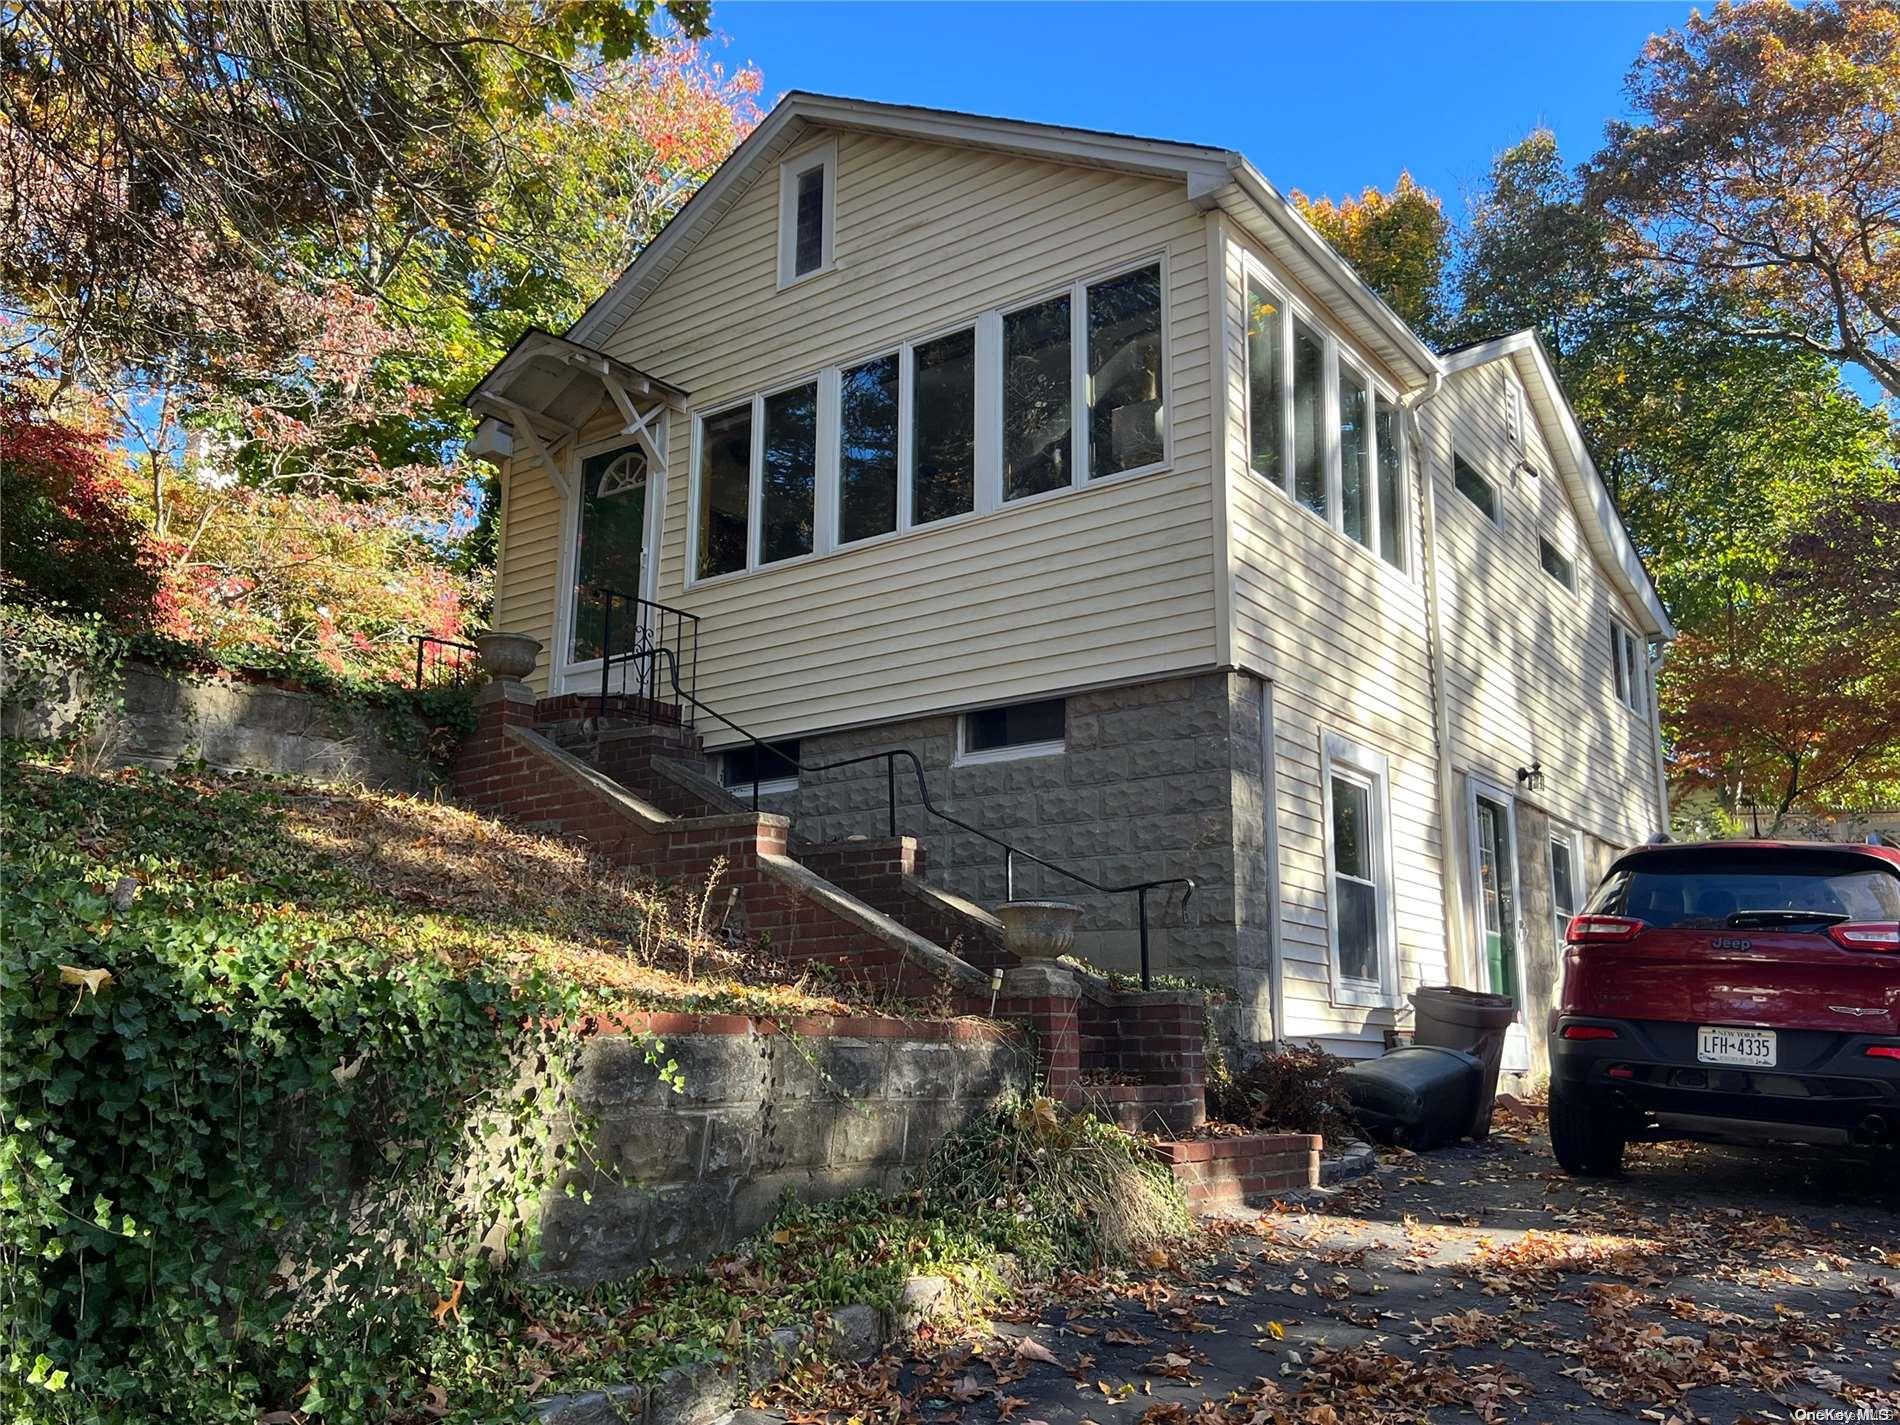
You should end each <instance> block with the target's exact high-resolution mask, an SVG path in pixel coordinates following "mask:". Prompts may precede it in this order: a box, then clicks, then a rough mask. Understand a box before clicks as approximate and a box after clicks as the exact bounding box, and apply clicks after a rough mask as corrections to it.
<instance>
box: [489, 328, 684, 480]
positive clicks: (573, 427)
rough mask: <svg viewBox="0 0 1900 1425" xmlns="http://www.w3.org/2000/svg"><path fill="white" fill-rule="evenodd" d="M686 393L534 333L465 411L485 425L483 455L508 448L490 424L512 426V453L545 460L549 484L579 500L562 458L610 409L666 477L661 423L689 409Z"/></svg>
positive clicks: (594, 353)
mask: <svg viewBox="0 0 1900 1425" xmlns="http://www.w3.org/2000/svg"><path fill="white" fill-rule="evenodd" d="M686 394H687V393H686V392H685V391H683V390H681V389H680V388H679V387H678V386H675V385H673V384H671V383H670V382H667V381H662V380H660V379H659V378H658V377H656V376H649V375H648V374H647V373H646V372H644V371H641V370H639V369H637V368H635V367H632V366H629V365H627V364H626V363H625V362H624V361H616V360H615V359H614V358H613V357H611V356H608V355H607V354H606V353H605V352H603V351H598V350H596V349H595V348H593V347H591V346H582V345H581V344H580V343H578V342H573V341H569V340H568V339H567V338H566V337H559V336H556V335H554V333H552V332H548V331H543V330H541V329H540V328H539V327H530V328H529V329H528V330H527V331H526V332H524V333H522V336H521V339H520V340H519V341H517V342H516V343H515V344H514V345H513V346H512V347H510V348H509V349H508V354H507V355H506V356H504V357H502V359H501V360H500V361H498V362H496V363H495V367H494V369H493V370H492V371H490V372H489V373H488V374H487V375H486V376H484V377H483V378H482V379H481V381H480V382H479V383H478V384H477V385H476V387H475V389H474V390H473V391H471V392H469V394H468V397H467V399H466V400H465V401H464V402H463V404H464V405H465V406H467V407H468V409H469V410H471V411H474V412H475V413H476V414H477V415H480V416H482V417H484V418H485V421H484V429H483V431H481V432H479V433H478V438H477V440H478V445H477V447H475V448H477V453H483V454H486V453H494V452H498V451H499V449H500V446H499V442H498V441H497V440H496V439H495V438H494V432H493V431H492V430H489V429H487V426H486V422H487V421H495V422H498V423H499V424H501V425H505V426H507V427H508V430H509V433H510V437H511V438H510V440H509V445H508V453H509V454H510V455H512V456H515V457H517V458H518V457H520V456H522V455H526V456H528V457H530V458H531V459H533V460H535V461H537V462H538V463H539V464H540V466H541V468H542V470H543V471H544V472H546V474H547V478H548V483H549V484H551V485H552V486H553V487H554V488H555V489H556V490H557V491H559V492H560V494H561V495H562V497H563V498H567V497H571V496H572V495H573V493H574V491H573V489H572V482H571V481H570V480H569V478H568V474H567V472H566V470H565V469H564V468H563V467H562V466H561V464H560V463H558V462H557V461H556V460H555V458H554V452H555V451H556V449H557V448H558V447H559V446H560V445H562V444H563V443H571V442H572V441H573V440H574V439H576V438H577V437H578V436H579V435H580V432H581V431H582V430H583V429H584V428H585V427H586V426H588V425H589V424H590V423H591V422H593V421H594V419H595V418H596V417H597V416H599V414H600V413H601V411H602V409H603V408H606V407H609V406H611V408H612V409H613V410H615V411H617V412H618V413H619V415H620V419H621V427H620V429H621V433H622V434H624V435H628V436H631V437H633V439H634V440H635V441H637V442H638V443H639V444H640V446H641V448H642V449H644V450H645V452H646V456H647V460H648V462H649V464H650V465H651V467H652V468H653V469H654V470H656V471H659V472H660V473H662V474H664V472H665V470H666V442H665V440H664V438H663V437H662V435H661V432H660V422H661V419H662V417H664V415H665V414H666V411H667V409H668V408H669V407H679V408H682V409H683V408H684V407H685V404H686Z"/></svg>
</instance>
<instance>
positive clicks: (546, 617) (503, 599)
mask: <svg viewBox="0 0 1900 1425" xmlns="http://www.w3.org/2000/svg"><path fill="white" fill-rule="evenodd" d="M556 458H557V459H558V458H560V457H559V456H557V457H556ZM501 491H502V494H501V536H500V547H499V549H498V551H497V554H496V560H495V563H496V575H495V613H494V617H493V619H492V620H491V622H492V623H493V624H494V626H495V627H496V628H504V629H507V630H509V631H510V632H513V633H526V634H531V635H533V636H534V637H535V638H538V639H540V640H541V642H542V644H543V645H544V648H545V649H546V650H547V651H544V652H543V653H542V655H541V658H540V661H539V662H537V663H536V664H535V665H534V673H533V675H532V676H531V677H530V678H529V679H528V682H529V684H530V685H531V686H532V687H533V688H534V690H535V692H536V693H538V694H544V695H545V694H546V692H547V690H548V667H549V663H550V659H551V657H552V651H553V648H554V599H555V585H556V583H557V582H558V581H559V579H560V568H561V538H562V535H561V530H562V525H563V519H562V511H561V501H560V497H559V496H558V495H556V494H555V492H554V488H553V486H551V485H550V484H549V483H548V478H547V472H546V471H545V470H543V469H542V468H541V465H540V463H539V462H538V461H536V460H534V459H533V458H532V457H530V456H527V455H525V454H519V455H516V456H515V457H514V458H513V459H512V460H509V461H507V462H505V463H504V464H503V466H502V480H501Z"/></svg>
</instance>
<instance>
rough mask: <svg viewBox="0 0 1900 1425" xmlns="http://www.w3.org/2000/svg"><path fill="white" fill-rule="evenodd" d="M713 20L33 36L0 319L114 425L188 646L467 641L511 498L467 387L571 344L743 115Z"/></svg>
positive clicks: (316, 11)
mask: <svg viewBox="0 0 1900 1425" xmlns="http://www.w3.org/2000/svg"><path fill="white" fill-rule="evenodd" d="M705 15H706V7H705V6H704V5H703V4H699V3H686V4H677V5H672V6H669V7H667V16H668V18H667V19H665V20H664V21H662V20H661V19H660V11H659V9H658V8H657V7H656V6H655V5H654V4H653V3H651V0H626V3H621V0H534V3H524V4H513V3H509V4H502V3H499V0H495V3H482V4H468V5H463V4H459V3H458V4H454V5H450V4H423V5H411V4H403V5H401V6H396V5H392V4H381V3H367V4H338V3H330V4H319V5H317V6H314V7H311V6H301V7H289V6H279V5H277V4H275V3H272V0H263V2H262V3H258V4H254V5H245V6H234V7H225V6H220V5H215V4H209V5H196V6H185V7H171V8H166V7H146V6H143V5H133V6H131V7H111V6H105V5H92V4H87V3H81V4H79V5H64V6H57V7H40V6H37V5H29V6H28V7H27V8H26V9H25V10H23V11H22V12H21V15H20V19H19V22H18V23H17V25H16V26H15V31H14V33H13V34H11V35H10V37H9V38H10V40H11V41H12V46H11V48H7V47H0V85H3V86H4V90H0V148H4V151H5V152H6V154H7V158H8V161H9V167H10V176H11V178H12V180H13V182H12V186H11V188H10V189H9V190H8V191H7V192H6V194H4V195H0V202H5V203H9V204H11V207H10V208H9V210H8V215H9V216H11V217H12V218H13V219H14V220H15V221H16V224H17V226H18V228H19V230H20V231H22V232H23V233H25V234H26V241H25V242H24V243H23V244H22V245H21V246H20V247H19V248H18V249H17V250H16V249H13V248H8V249H7V250H6V251H5V252H4V253H0V324H4V323H6V322H7V320H8V319H7V315H6V311H5V310H4V308H5V307H7V306H11V307H12V309H13V310H14V312H15V313H16V314H17V318H18V320H19V321H20V322H23V323H24V324H25V328H26V330H27V332H28V333H29V340H30V341H31V342H32V349H33V352H34V354H35V355H36V356H37V357H38V358H39V363H40V365H41V367H42V368H44V370H43V371H41V372H39V373H36V375H41V376H44V377H45V378H46V379H44V380H36V381H33V382H31V383H27V384H28V385H30V386H31V387H32V389H34V390H36V391H38V392H40V393H41V394H42V395H44V394H45V393H46V392H48V391H50V392H52V393H53V394H54V395H55V397H59V396H60V393H64V397H63V399H66V400H72V399H74V398H75V397H77V396H83V397H84V398H86V399H88V400H90V399H95V398H96V399H100V400H103V401H105V402H106V403H107V404H108V405H109V406H110V407H111V408H112V410H113V411H114V413H115V414H116V417H117V419H118V421H119V422H120V424H121V427H122V430H123V431H124V433H125V435H126V438H127V445H128V448H129V454H130V456H131V458H132V462H131V463H132V470H133V473H134V476H135V479H134V482H133V483H134V485H135V487H136V488H135V493H136V501H135V504H136V508H137V509H138V510H139V511H141V512H142V514H143V516H144V518H145V520H146V522H147V529H148V532H149V534H150V536H151V549H150V553H151V555H152V557H153V559H154V561H155V564H156V567H157V568H158V570H159V571H160V574H161V577H162V580H163V583H164V590H165V596H166V599H167V600H168V607H169V609H170V611H171V623H172V624H173V625H174V631H177V632H181V633H185V634H188V635H189V636H191V637H194V638H196V639H199V640H201V641H204V642H208V643H211V644H213V645H217V646H222V647H225V648H229V649H234V650H235V649H237V648H240V647H248V648H249V649H251V650H252V651H253V652H256V651H258V650H261V651H263V652H264V653H265V654H267V655H269V654H285V655H292V656H299V657H315V658H319V659H321V660H323V661H325V662H328V663H330V664H331V665H332V666H335V667H338V668H339V669H340V670H345V671H356V672H377V671H386V670H391V669H394V668H397V667H399V666H400V665H401V662H402V659H401V657H400V654H401V652H402V650H403V649H404V648H405V647H406V640H407V638H408V636H409V635H410V634H411V633H416V632H423V633H436V634H441V635H447V636H455V635H458V634H460V633H461V632H462V631H463V629H464V628H465V627H466V626H467V625H468V623H469V622H470V620H471V619H472V618H475V617H479V614H480V610H481V607H482V604H483V601H484V589H485V586H486V580H487V576H488V571H487V568H486V565H487V563H488V562H489V561H488V560H486V559H484V558H483V551H484V550H486V551H489V552H490V555H491V557H492V548H493V545H492V538H491V535H492V531H491V530H490V529H489V527H488V525H487V523H486V521H487V519H488V517H489V514H490V511H491V510H492V502H491V504H490V505H489V506H486V507H485V506H484V502H483V500H482V498H481V495H482V491H483V486H484V481H485V471H484V467H481V466H479V465H465V464H463V463H462V462H461V461H460V459H459V451H460V447H461V444H462V442H463V440H464V439H465V438H466V436H467V435H468V433H469V430H470V422H469V417H468V415H467V413H466V412H465V411H464V410H463V409H462V407H461V405H460V397H461V395H462V394H463V392H465V391H466V389H467V388H468V387H469V386H470V385H471V384H472V383H473V382H474V380H475V379H476V378H477V377H478V376H479V374H480V373H481V372H482V371H484V370H485V369H486V368H487V367H488V366H490V365H491V364H492V363H493V362H494V361H495V360H496V359H497V358H498V357H499V356H500V355H501V353H502V352H503V351H504V350H506V348H507V346H508V345H509V344H510V343H511V342H512V341H513V340H514V339H515V338H516V337H517V336H518V335H519V334H520V332H521V331H522V330H523V328H525V327H526V326H528V325H530V324H535V325H541V326H548V327H553V328H555V329H557V330H558V329H560V328H563V327H565V326H566V325H567V324H568V323H570V322H571V321H572V320H573V318H574V317H575V316H577V315H578V314H579V313H580V311H581V310H582V309H583V308H584V306H585V305H586V303H587V302H588V301H590V300H591V299H593V298H594V297H595V296H597V295H599V293H600V292H601V291H602V290H603V289H604V288H605V287H606V285H607V284H608V283H609V282H610V281H611V280H612V278H613V277H614V276H615V275H616V274H617V273H618V271H619V270H620V269H621V267H623V266H624V265H625V263H626V262H627V261H629V260H630V259H631V257H632V256H633V255H634V253H635V252H637V251H638V249H639V247H640V246H642V245H643V244H644V243H645V242H646V241H648V240H649V239H650V238H651V237H652V236H653V234H654V233H655V232H657V231H658V229H659V228H660V227H661V226H662V225H663V224H664V223H665V221H666V220H667V218H669V217H670V216H671V215H672V213H673V212H675V211H677V209H678V207H679V206H680V205H681V204H682V203H683V202H684V201H685V200H686V198H687V197H688V196H689V195H690V194H691V192H692V191H693V189H695V188H696V187H697V186H698V184H699V183H701V182H702V181H703V180H704V178H705V177H706V176H707V175H708V174H709V173H710V172H711V171H712V169H713V168H714V167H716V166H717V165H718V163H719V162H720V161H722V160H723V159H724V157H725V155H726V154H727V153H729V152H730V151H731V149H732V147H733V146H734V145H735V144H736V143H737V142H738V141H739V140H740V139H741V138H743V137H744V135H745V133H746V132H748V131H749V129H750V128H751V126H752V125H753V124H754V123H756V122H757V120H758V117H759V113H758V109H757V106H756V104H755V102H754V97H755V96H756V95H757V93H758V90H759V77H758V74H757V71H756V70H751V69H742V70H740V71H738V72H736V73H733V74H730V75H728V74H727V73H725V72H724V71H723V70H722V69H721V68H720V67H719V66H718V65H716V64H714V63H712V62H711V61H710V60H709V59H708V58H707V57H706V56H705V54H704V52H703V51H702V50H701V48H700V46H699V44H698V41H697V40H696V39H695V38H694V36H695V34H696V33H699V32H703V30H704V24H705ZM88 49H97V51H98V63H97V64H95V65H93V66H92V67H91V68H89V69H87V68H85V67H84V66H78V65H75V63H74V60H75V57H76V56H78V55H80V54H81V53H82V52H84V51H87V50H88ZM81 71H83V72H81ZM135 71H136V72H137V74H138V75H142V76H143V77H144V78H145V80H146V81H147V82H146V83H145V84H144V87H142V88H138V89H137V90H136V92H133V89H132V87H131V86H132V85H133V78H134V72H135ZM153 78H156V79H157V80H158V81H159V82H157V83H152V82H149V81H151V80H152V79H153ZM120 89H124V90H125V91H126V92H125V95H124V96H123V102H122V107H123V112H122V113H121V112H115V111H113V110H112V109H111V108H109V107H107V106H108V105H109V104H110V102H111V101H112V99H113V96H114V94H115V93H117V92H118V91H119V90H120ZM134 175H136V176H137V177H136V181H135V178H134ZM233 190H238V191H233ZM17 347H18V343H17V342H15V343H13V344H12V345H11V346H10V347H9V349H10V350H11V349H17ZM9 384H10V385H13V386H16V387H17V386H20V385H21V384H22V383H20V382H18V381H12V382H10V383H9Z"/></svg>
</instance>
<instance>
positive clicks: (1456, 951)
mask: <svg viewBox="0 0 1900 1425" xmlns="http://www.w3.org/2000/svg"><path fill="white" fill-rule="evenodd" d="M1444 388H1445V374H1444V372H1442V371H1434V372H1433V373H1432V379H1431V382H1430V383H1429V384H1428V385H1426V386H1424V387H1422V388H1417V389H1414V390H1413V391H1411V392H1410V393H1408V394H1407V395H1406V396H1405V397H1404V398H1403V399H1402V400H1401V402H1400V404H1401V406H1402V407H1403V408H1404V410H1405V413H1406V415H1407V416H1408V417H1409V418H1410V420H1409V424H1410V426H1411V435H1412V449H1413V451H1414V452H1415V453H1416V454H1417V457H1418V491H1419V507H1420V512H1421V524H1422V526H1423V536H1424V543H1425V570H1424V573H1425V642H1426V661H1427V664H1428V666H1429V669H1430V673H1431V680H1432V741H1433V742H1434V743H1435V744H1436V750H1437V758H1436V762H1437V773H1438V824H1439V828H1440V830H1439V856H1440V864H1441V865H1442V866H1443V867H1444V893H1443V896H1442V901H1443V905H1444V916H1445V969H1446V972H1447V974H1449V975H1451V976H1452V978H1453V979H1454V981H1456V982H1458V983H1461V984H1467V985H1469V984H1471V983H1473V982H1474V979H1475V977H1474V975H1473V974H1472V967H1471V964H1470V959H1469V948H1470V938H1469V935H1468V934H1467V931H1466V928H1465V896H1464V886H1465V879H1464V858H1463V856H1462V854H1461V851H1462V838H1460V837H1459V835H1458V819H1457V817H1456V815H1455V814H1454V812H1455V808H1456V806H1457V787H1456V785H1455V784H1454V783H1453V781H1452V775H1451V700H1450V697H1449V695H1448V694H1447V693H1446V691H1445V658H1444V628H1443V621H1442V613H1441V600H1440V598H1439V592H1438V520H1437V517H1436V515H1435V513H1434V506H1435V505H1436V503H1437V502H1436V501H1435V500H1434V499H1433V498H1432V495H1433V491H1432V472H1431V466H1430V463H1429V462H1428V461H1427V460H1426V458H1425V439H1424V427H1423V424H1422V423H1421V422H1420V420H1419V412H1420V411H1421V410H1423V409H1424V408H1425V406H1426V405H1427V404H1428V403H1429V402H1431V401H1433V400H1436V399H1437V397H1438V393H1439V392H1440V391H1442V390H1444Z"/></svg>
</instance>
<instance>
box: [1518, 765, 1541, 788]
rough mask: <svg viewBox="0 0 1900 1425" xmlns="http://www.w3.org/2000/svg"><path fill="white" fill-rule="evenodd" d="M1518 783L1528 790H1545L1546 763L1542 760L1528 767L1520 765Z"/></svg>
mask: <svg viewBox="0 0 1900 1425" xmlns="http://www.w3.org/2000/svg"><path fill="white" fill-rule="evenodd" d="M1517 784H1518V786H1520V787H1522V788H1523V789H1524V790H1525V791H1527V792H1541V791H1543V790H1544V764H1543V763H1542V762H1533V763H1531V765H1530V766H1528V767H1519V768H1518V769H1517Z"/></svg>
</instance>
